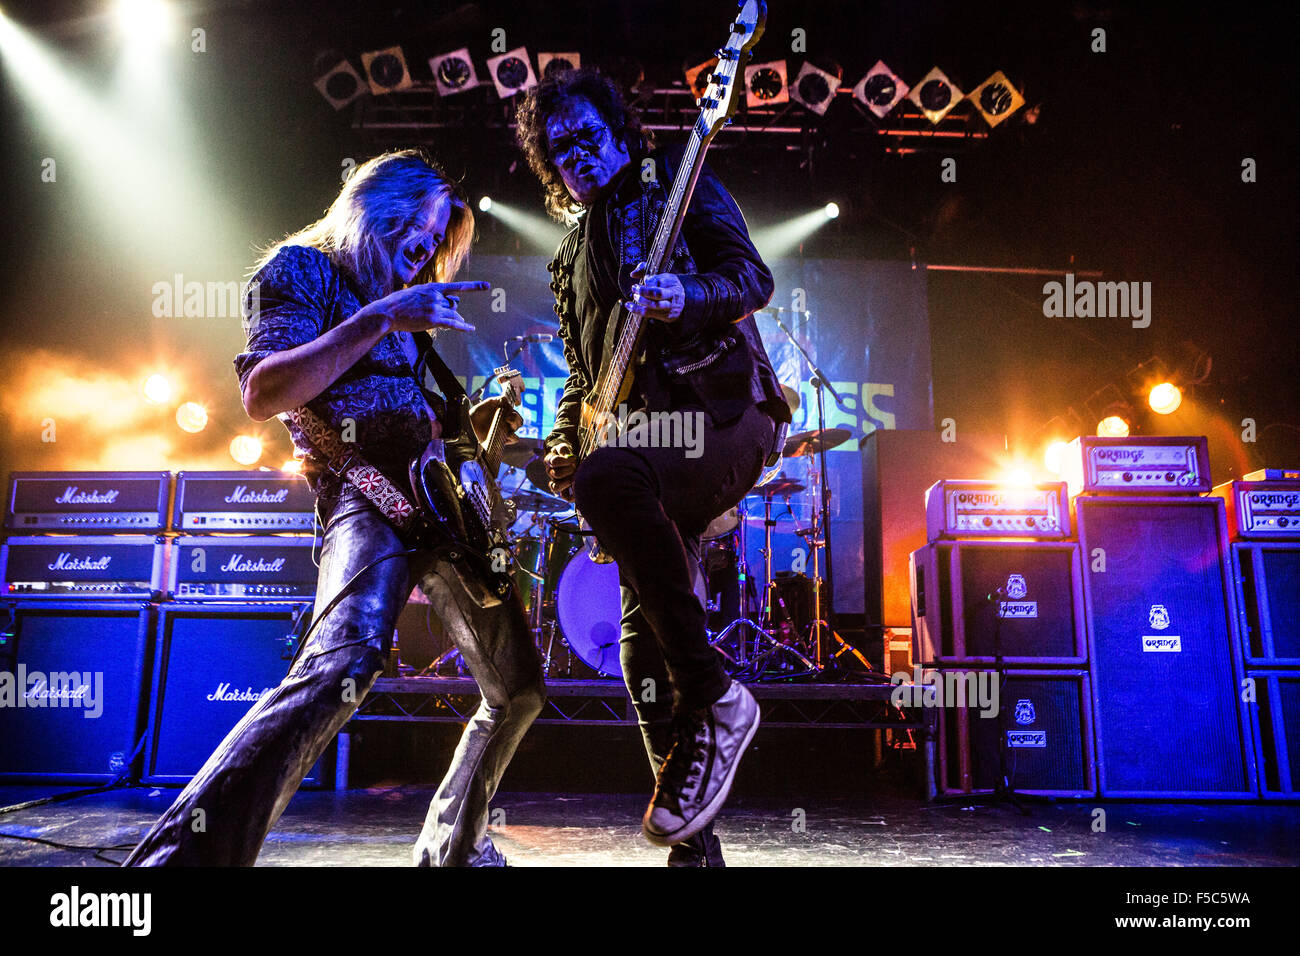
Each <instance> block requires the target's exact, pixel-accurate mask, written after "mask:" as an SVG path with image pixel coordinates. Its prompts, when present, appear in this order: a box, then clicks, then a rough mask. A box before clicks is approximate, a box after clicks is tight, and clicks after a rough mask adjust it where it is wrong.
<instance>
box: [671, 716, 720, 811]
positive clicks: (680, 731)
mask: <svg viewBox="0 0 1300 956" xmlns="http://www.w3.org/2000/svg"><path fill="white" fill-rule="evenodd" d="M707 715H708V710H707V709H704V710H697V711H688V712H687V713H685V714H683V715H682V717H681V718H679V719H678V721H677V727H676V737H677V740H676V742H675V743H674V744H673V748H672V750H670V751H669V752H668V759H667V760H666V761H665V762H664V784H665V786H666V789H667V790H668V791H669V792H670V793H671V794H672V795H673V796H674V797H676V798H678V800H680V798H681V797H682V795H684V794H685V793H687V792H693V789H694V788H695V787H697V786H698V785H699V783H700V780H701V778H702V777H703V776H704V766H705V763H706V762H707V760H708V756H709V733H708V721H707Z"/></svg>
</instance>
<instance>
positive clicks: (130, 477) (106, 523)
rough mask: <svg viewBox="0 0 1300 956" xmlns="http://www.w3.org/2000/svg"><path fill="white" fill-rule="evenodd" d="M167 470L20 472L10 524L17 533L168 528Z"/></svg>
mask: <svg viewBox="0 0 1300 956" xmlns="http://www.w3.org/2000/svg"><path fill="white" fill-rule="evenodd" d="M170 485H171V472H167V471H16V472H14V473H13V474H12V475H10V476H9V498H8V501H7V502H6V506H5V527H6V528H11V529H13V530H15V531H64V532H70V533H76V532H80V533H81V534H94V533H96V532H102V531H162V530H163V529H164V528H165V527H166V526H167V493H168V491H169V490H170Z"/></svg>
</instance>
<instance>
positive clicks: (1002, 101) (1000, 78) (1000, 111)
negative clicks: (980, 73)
mask: <svg viewBox="0 0 1300 956" xmlns="http://www.w3.org/2000/svg"><path fill="white" fill-rule="evenodd" d="M966 98H967V99H969V100H970V101H971V102H972V103H974V104H975V109H977V110H979V113H980V115H981V116H983V117H984V121H985V122H986V123H988V124H989V125H990V126H997V125H998V124H999V123H1001V122H1002V121H1003V120H1004V119H1006V118H1007V117H1008V116H1010V115H1011V114H1012V113H1014V112H1015V111H1016V110H1018V109H1020V107H1022V106H1024V105H1025V98H1024V97H1023V96H1021V95H1020V91H1019V90H1017V89H1016V88H1015V87H1014V86H1012V85H1011V81H1010V80H1008V79H1007V78H1006V76H1005V75H1004V74H1003V73H1002V71H1001V70H998V72H996V73H994V74H993V75H992V76H990V77H989V78H988V79H987V80H985V81H984V82H983V83H981V84H980V85H979V86H977V87H975V89H973V90H971V91H970V93H969V94H968V95H967V97H966Z"/></svg>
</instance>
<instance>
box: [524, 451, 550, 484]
mask: <svg viewBox="0 0 1300 956" xmlns="http://www.w3.org/2000/svg"><path fill="white" fill-rule="evenodd" d="M524 474H526V475H527V476H528V480H529V481H531V482H532V483H533V484H534V485H536V486H537V487H538V488H550V487H551V479H550V476H548V475H547V474H546V460H545V459H544V458H543V457H542V456H541V455H538V456H537V457H536V458H534V459H533V460H532V461H530V462H529V463H528V464H526V465H525V466H524Z"/></svg>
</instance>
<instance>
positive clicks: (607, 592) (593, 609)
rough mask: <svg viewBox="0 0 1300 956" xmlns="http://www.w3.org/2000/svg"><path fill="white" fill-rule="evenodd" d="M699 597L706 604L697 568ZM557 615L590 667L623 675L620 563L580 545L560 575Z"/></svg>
mask: <svg viewBox="0 0 1300 956" xmlns="http://www.w3.org/2000/svg"><path fill="white" fill-rule="evenodd" d="M695 597H696V599H697V600H698V601H699V602H700V606H701V607H705V606H706V601H707V597H706V592H705V589H704V577H703V575H702V574H701V573H700V571H699V569H698V568H696V569H695ZM555 608H556V616H557V617H558V618H559V621H560V630H561V632H562V633H563V634H564V640H565V643H567V644H568V645H569V649H570V650H571V651H573V653H574V654H575V655H577V657H578V658H579V659H580V660H581V661H582V662H583V663H584V664H586V665H587V666H588V667H590V668H591V669H592V670H594V671H596V672H597V673H600V674H603V675H604V676H606V677H614V678H617V679H619V680H622V678H623V668H622V665H621V664H620V663H619V657H618V654H619V647H618V639H619V634H620V633H621V624H620V622H621V621H622V619H623V610H622V600H621V599H620V597H619V590H618V565H617V564H614V563H613V562H610V563H606V564H597V563H596V562H595V561H593V560H591V554H590V553H589V551H588V549H587V548H585V547H584V548H579V549H578V550H577V552H575V553H574V555H573V557H571V558H570V559H569V563H568V565H567V566H566V567H565V569H564V573H563V574H562V575H560V587H559V589H558V591H557V593H556V601H555Z"/></svg>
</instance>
